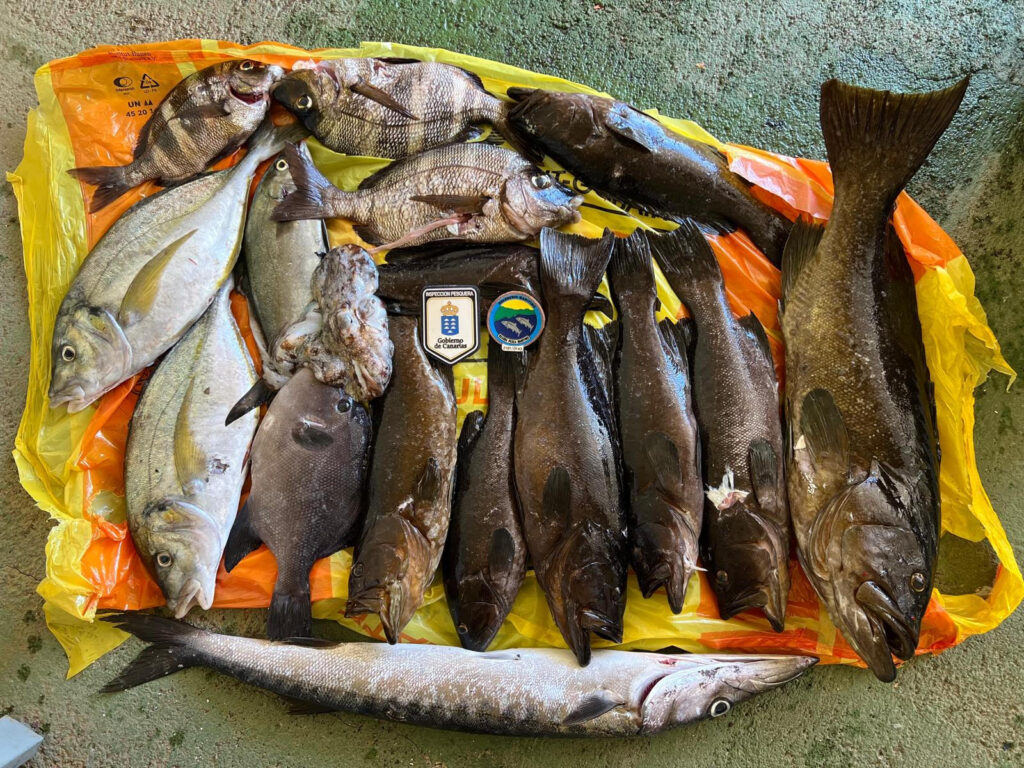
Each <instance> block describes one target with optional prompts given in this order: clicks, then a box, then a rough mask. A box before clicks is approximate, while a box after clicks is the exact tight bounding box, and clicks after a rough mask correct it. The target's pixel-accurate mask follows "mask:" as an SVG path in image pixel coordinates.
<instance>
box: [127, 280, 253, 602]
mask: <svg viewBox="0 0 1024 768" xmlns="http://www.w3.org/2000/svg"><path fill="white" fill-rule="evenodd" d="M229 292H230V283H229V284H228V285H225V286H224V288H222V289H221V291H220V293H219V294H218V296H217V298H216V299H215V300H214V302H213V305H212V306H211V307H210V308H209V309H208V310H207V311H206V314H205V315H203V317H202V318H201V319H200V320H199V322H197V323H196V324H195V325H193V326H192V329H191V330H190V331H189V332H188V333H187V334H186V335H185V338H183V339H182V340H181V341H180V342H179V343H178V344H177V345H176V346H175V347H174V349H172V350H171V351H170V352H169V353H168V354H167V356H166V357H165V358H164V359H163V361H162V362H161V363H160V366H159V367H158V368H157V369H156V372H155V373H154V374H153V375H152V376H151V377H150V379H149V381H148V382H147V383H146V386H145V389H144V390H143V392H142V396H141V397H140V398H139V402H138V404H137V405H136V407H135V412H134V413H133V414H132V421H131V427H130V430H129V433H128V444H127V447H126V449H125V460H124V490H125V503H126V505H127V517H128V529H129V530H130V531H131V535H132V541H134V542H135V549H136V550H137V551H138V553H139V557H140V558H141V559H142V562H143V563H144V564H145V566H146V568H147V569H148V570H149V572H150V573H151V574H152V575H153V578H155V579H156V581H157V583H158V584H159V585H160V589H161V590H162V591H163V593H164V597H165V598H166V600H167V606H168V607H169V608H170V609H171V610H172V611H173V612H174V615H175V616H177V617H179V618H181V617H182V616H184V615H185V614H186V613H188V611H189V609H190V608H191V607H192V606H193V605H199V606H202V608H203V609H204V610H206V609H208V608H209V607H210V605H211V603H212V602H213V593H214V585H215V582H216V579H217V566H218V565H219V564H220V559H221V554H222V553H223V551H224V545H225V543H226V542H227V538H228V532H229V531H230V530H231V525H232V523H233V522H234V520H235V513H236V512H237V511H238V501H239V497H240V496H241V493H242V483H243V482H244V480H245V474H246V460H245V459H246V453H247V452H248V450H249V443H250V442H251V441H252V437H253V433H254V432H255V430H256V415H255V414H251V415H250V416H249V417H247V418H244V419H239V420H238V421H236V422H235V423H234V424H232V425H231V426H229V427H225V426H224V414H226V413H227V410H228V408H229V407H230V405H231V403H233V402H234V401H235V400H236V399H237V398H238V395H239V394H240V393H241V392H244V391H245V390H246V389H247V388H248V387H249V386H250V385H251V384H252V383H253V382H254V381H256V371H255V369H254V368H253V364H252V360H251V359H250V358H249V353H248V351H247V350H246V347H245V342H244V341H243V340H242V336H241V334H240V333H239V331H238V327H237V326H236V325H235V320H234V317H232V315H231V305H230V299H229Z"/></svg>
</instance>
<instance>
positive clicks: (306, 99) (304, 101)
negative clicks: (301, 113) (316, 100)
mask: <svg viewBox="0 0 1024 768" xmlns="http://www.w3.org/2000/svg"><path fill="white" fill-rule="evenodd" d="M312 106H313V99H312V97H310V96H309V94H306V95H305V96H299V98H297V99H296V100H295V108H296V109H309V108H310V107H312Z"/></svg>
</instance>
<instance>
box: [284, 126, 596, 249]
mask: <svg viewBox="0 0 1024 768" xmlns="http://www.w3.org/2000/svg"><path fill="white" fill-rule="evenodd" d="M286 155H287V157H288V163H289V165H290V166H291V169H292V178H293V179H294V180H295V185H296V190H295V192H293V193H291V194H290V195H288V196H287V197H286V198H285V200H284V202H283V203H281V204H280V205H279V206H277V208H276V210H275V211H274V218H275V219H276V220H278V221H292V220H296V219H327V218H343V219H348V220H349V221H351V222H353V224H354V225H355V229H356V232H357V233H358V234H359V236H360V237H361V238H362V239H363V240H365V241H366V242H368V243H372V244H374V245H377V246H384V245H388V246H389V247H397V246H399V245H401V246H403V247H411V246H415V245H421V244H424V243H429V242H436V241H441V240H453V239H454V240H463V241H469V242H480V243H499V242H518V241H522V240H527V239H529V238H531V237H534V236H536V234H537V233H538V232H539V231H540V230H541V228H542V227H546V226H549V227H558V226H562V225H563V224H570V223H572V222H575V221H579V219H580V214H579V211H578V210H577V209H578V208H579V206H580V203H582V202H583V198H582V197H580V196H578V195H573V193H572V192H571V191H570V190H569V189H568V188H566V187H564V186H563V185H561V184H559V183H558V182H557V181H555V180H554V179H552V178H551V177H550V176H548V175H547V174H545V173H544V172H543V171H541V170H540V169H538V168H537V167H536V166H535V165H533V164H532V163H530V162H529V161H527V160H524V159H523V158H522V157H521V156H520V155H518V154H517V153H515V152H513V151H511V150H508V149H502V148H500V147H495V146H492V145H490V144H480V143H474V144H451V145H448V146H444V147H438V148H437V149H432V150H429V151H427V152H424V153H422V154H419V155H416V156H414V157H411V158H407V159H405V160H399V161H397V162H395V163H392V164H391V165H389V166H388V167H386V168H384V169H382V170H380V171H378V172H377V173H376V174H374V175H373V176H371V177H369V178H368V179H365V180H364V181H363V182H362V184H360V186H359V189H357V190H355V191H353V192H345V191H343V190H340V189H338V188H337V187H335V186H333V185H332V184H331V183H330V182H329V181H328V180H327V179H326V178H324V176H323V174H321V173H320V171H318V170H317V168H316V166H315V165H313V161H312V158H311V157H310V155H309V150H308V149H307V148H306V147H305V146H300V147H294V146H293V147H288V149H287V150H286Z"/></svg>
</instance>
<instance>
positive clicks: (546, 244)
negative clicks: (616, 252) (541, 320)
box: [540, 227, 615, 323]
mask: <svg viewBox="0 0 1024 768" xmlns="http://www.w3.org/2000/svg"><path fill="white" fill-rule="evenodd" d="M614 239H615V236H614V235H613V234H612V233H611V232H610V231H608V230H605V234H604V236H603V237H602V238H601V239H600V240H594V239H590V238H586V237H582V236H580V235H566V234H563V233H561V232H558V231H557V230H554V229H550V228H548V227H545V228H544V230H542V231H541V233H540V281H541V286H542V290H543V292H544V301H545V303H546V305H547V306H546V310H547V312H548V314H549V315H550V316H552V319H554V317H555V316H557V315H559V314H561V313H562V312H568V313H570V314H572V315H573V317H572V322H573V323H575V322H577V319H576V317H575V315H579V320H582V315H583V313H584V312H585V311H586V308H587V305H589V304H590V300H591V298H592V297H593V295H594V294H595V293H596V292H597V286H598V285H599V284H600V282H601V277H602V275H604V271H605V267H607V266H608V261H609V259H611V253H612V244H613V241H614ZM569 299H571V301H569Z"/></svg>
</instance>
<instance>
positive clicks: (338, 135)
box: [273, 59, 508, 159]
mask: <svg viewBox="0 0 1024 768" xmlns="http://www.w3.org/2000/svg"><path fill="white" fill-rule="evenodd" d="M273 96H274V98H275V99H276V100H277V101H279V102H281V104H283V105H284V106H285V107H287V108H288V109H289V110H291V111H292V112H293V113H294V114H295V115H296V117H298V118H299V119H300V120H302V122H303V123H304V124H305V126H306V127H307V128H308V129H309V131H310V132H311V133H312V134H313V135H314V136H316V138H317V139H319V140H320V141H321V142H322V143H323V144H324V146H326V147H329V148H330V149H333V150H334V151H335V152H342V153H344V154H348V155H370V156H373V157H390V158H396V159H397V158H403V157H408V156H410V155H415V154H417V153H419V152H423V151H425V150H428V149H433V148H434V147H439V146H441V145H442V144H450V143H452V142H460V141H466V140H468V139H471V138H475V137H477V136H479V135H480V133H481V128H480V126H481V125H484V124H490V125H493V126H499V127H500V126H502V125H503V124H504V121H505V115H506V113H507V111H508V104H507V103H506V102H504V101H502V100H500V99H498V98H496V97H495V96H492V95H491V94H489V93H488V92H487V91H486V90H484V86H483V83H481V82H480V78H479V77H477V76H476V75H474V74H472V73H470V72H467V71H466V70H464V69H459V68H458V67H453V66H451V65H449V64H440V63H438V62H434V61H413V60H405V59H332V60H329V61H321V62H318V63H316V64H314V65H312V66H307V67H304V68H302V69H298V68H297V69H295V70H294V71H293V72H291V73H290V74H288V75H287V76H286V77H285V78H284V79H282V80H281V81H280V82H278V83H277V84H276V85H275V86H274V88H273Z"/></svg>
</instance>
